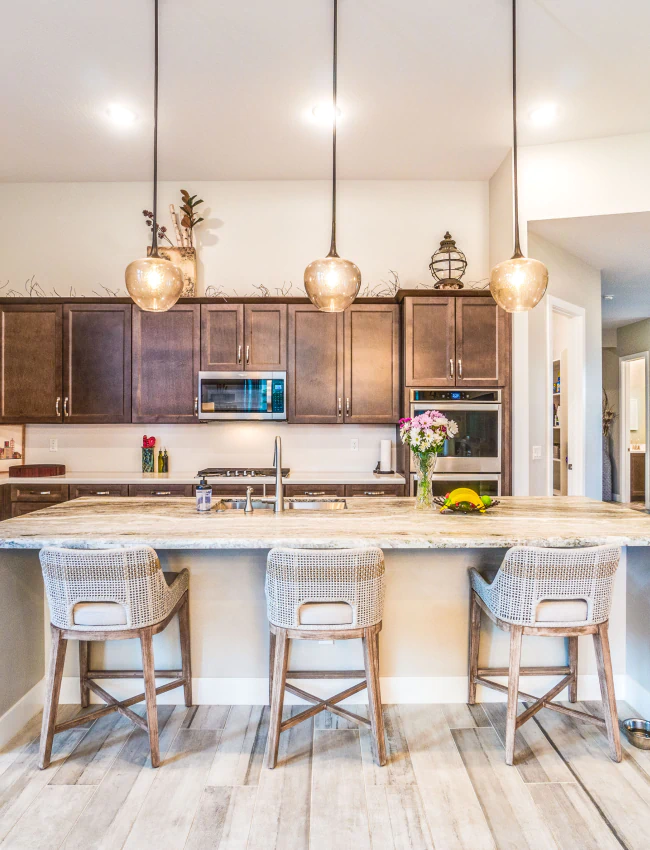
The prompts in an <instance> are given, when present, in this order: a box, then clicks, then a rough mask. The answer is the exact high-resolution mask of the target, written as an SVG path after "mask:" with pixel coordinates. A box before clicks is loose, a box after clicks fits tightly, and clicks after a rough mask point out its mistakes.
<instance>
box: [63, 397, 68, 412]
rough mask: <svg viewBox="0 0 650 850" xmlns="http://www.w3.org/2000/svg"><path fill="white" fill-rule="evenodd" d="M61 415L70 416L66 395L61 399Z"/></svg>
mask: <svg viewBox="0 0 650 850" xmlns="http://www.w3.org/2000/svg"><path fill="white" fill-rule="evenodd" d="M63 415H64V416H70V414H69V413H68V397H67V396H66V397H65V398H64V399H63Z"/></svg>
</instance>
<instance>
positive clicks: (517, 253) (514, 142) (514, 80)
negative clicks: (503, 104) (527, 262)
mask: <svg viewBox="0 0 650 850" xmlns="http://www.w3.org/2000/svg"><path fill="white" fill-rule="evenodd" d="M512 170H513V189H514V193H513V194H514V216H515V252H514V254H513V255H512V256H513V259H514V258H516V257H523V254H522V253H521V246H520V244H519V186H518V181H517V174H518V164H517V0H512Z"/></svg>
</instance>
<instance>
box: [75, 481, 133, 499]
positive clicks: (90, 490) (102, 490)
mask: <svg viewBox="0 0 650 850" xmlns="http://www.w3.org/2000/svg"><path fill="white" fill-rule="evenodd" d="M128 495H129V485H128V484H70V498H71V499H83V498H84V496H128Z"/></svg>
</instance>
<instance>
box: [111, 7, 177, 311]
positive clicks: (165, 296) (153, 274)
mask: <svg viewBox="0 0 650 850" xmlns="http://www.w3.org/2000/svg"><path fill="white" fill-rule="evenodd" d="M154 8H155V24H154V99H153V210H152V211H153V237H152V240H151V253H150V255H149V256H148V257H143V258H142V259H141V260H134V261H133V262H132V263H129V265H128V266H127V267H126V272H125V278H126V288H127V290H128V293H129V295H130V296H131V298H133V300H134V301H135V303H136V304H137V305H138V307H140V309H142V310H147V311H148V312H151V313H162V312H164V311H165V310H169V308H170V307H173V306H174V304H175V303H176V302H177V301H178V299H179V298H180V297H181V293H182V292H183V273H182V272H181V270H180V269H179V268H177V267H176V266H175V265H174V264H173V263H170V262H169V260H164V259H163V258H162V257H161V256H160V255H159V253H158V222H157V219H156V214H157V212H158V210H157V206H158V0H154Z"/></svg>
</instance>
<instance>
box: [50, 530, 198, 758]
mask: <svg viewBox="0 0 650 850" xmlns="http://www.w3.org/2000/svg"><path fill="white" fill-rule="evenodd" d="M40 558H41V568H42V570H43V578H44V580H45V591H46V593H47V600H48V603H49V606H50V621H51V625H50V628H51V634H52V648H51V651H50V662H49V670H48V676H47V690H46V696H45V706H44V709H43V727H42V731H41V744H40V754H39V766H40V767H41V769H42V768H46V767H47V766H48V765H49V763H50V758H51V754H52V741H53V739H54V735H55V734H56V733H57V732H63V731H64V730H65V729H70V728H72V727H73V726H78V725H79V724H81V723H86V722H87V721H88V720H91V719H95V718H98V717H103V716H104V715H105V714H110V713H111V712H113V711H118V712H119V713H120V714H123V715H124V716H125V717H128V718H129V720H131V721H132V722H133V723H135V724H136V725H137V726H139V727H140V728H141V729H144V731H145V732H147V733H148V735H149V744H150V748H151V764H152V766H153V767H158V765H159V764H160V747H159V743H158V715H157V712H156V696H157V694H162V693H165V692H166V691H171V690H173V689H174V688H179V687H181V686H183V688H184V691H185V705H187V706H190V705H191V704H192V667H191V659H190V614H189V602H188V595H189V594H188V588H189V573H188V571H187V570H181V572H180V573H163V571H162V568H161V566H160V561H159V560H158V556H157V555H156V553H155V551H154V550H153V549H151V548H150V547H149V546H138V547H134V548H125V549H57V548H46V549H43V550H41V554H40ZM175 614H178V621H179V627H180V639H181V658H182V669H181V670H156V669H155V667H154V657H153V641H152V639H153V636H154V635H155V634H158V632H161V631H162V630H163V629H164V628H166V626H167V625H168V623H169V622H170V620H171V619H172V617H173V616H174V615H175ZM129 638H139V639H140V644H141V647H142V670H141V671H139V670H93V669H91V667H90V643H91V642H92V641H107V640H127V639H129ZM68 640H78V641H79V670H80V676H79V678H80V687H81V705H82V707H83V708H87V707H88V704H89V702H90V691H92V692H93V693H94V694H96V695H97V696H98V697H100V698H101V699H102V700H104V702H105V703H107V705H105V706H102V707H101V708H98V709H97V710H96V711H92V712H89V713H87V714H84V715H81V716H80V717H76V718H73V719H72V720H67V721H65V722H64V723H59V724H57V723H56V711H57V706H58V703H59V694H60V691H61V678H62V676H63V664H64V662H65V652H66V646H67V642H68ZM141 677H142V678H144V693H142V694H138V695H137V696H133V697H129V698H128V699H125V700H117V699H115V697H113V696H111V695H110V694H109V693H108V692H107V691H105V690H104V688H102V687H100V686H99V685H98V684H97V683H96V682H95V681H93V680H94V679H135V678H141ZM156 678H161V679H173V681H171V682H168V683H167V684H165V685H161V686H160V687H159V688H157V687H156ZM142 700H145V702H146V708H147V719H146V721H145V720H144V719H143V718H142V717H140V715H138V714H136V713H135V712H134V711H132V710H131V708H130V707H129V706H131V705H134V704H135V703H137V702H142Z"/></svg>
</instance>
